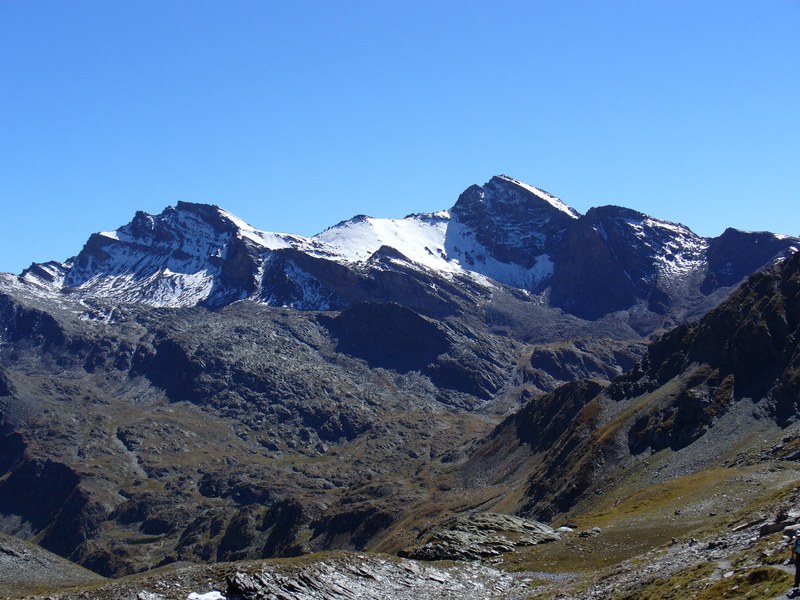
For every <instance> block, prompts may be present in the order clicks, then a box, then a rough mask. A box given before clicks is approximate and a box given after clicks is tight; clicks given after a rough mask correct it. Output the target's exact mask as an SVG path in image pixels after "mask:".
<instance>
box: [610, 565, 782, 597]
mask: <svg viewBox="0 0 800 600" xmlns="http://www.w3.org/2000/svg"><path fill="white" fill-rule="evenodd" d="M715 571H716V568H715V567H714V566H713V565H710V564H703V565H698V566H694V567H692V568H689V569H685V570H683V571H679V572H677V573H675V574H674V575H672V576H671V577H667V578H660V579H656V580H654V581H653V582H651V583H649V584H647V585H645V586H643V587H642V588H640V589H637V590H635V591H633V592H626V593H625V594H621V595H618V596H615V597H614V600H668V599H670V598H675V599H681V600H683V599H687V600H689V599H692V600H719V599H722V598H750V599H752V600H771V599H772V598H774V597H775V596H776V595H777V594H778V593H780V592H781V591H782V590H785V589H786V588H788V587H789V586H790V585H791V583H792V579H791V577H790V575H789V574H788V573H786V572H784V571H781V570H780V569H774V568H772V567H755V568H752V569H749V570H746V571H742V572H739V573H734V574H733V575H732V576H729V577H724V576H723V578H722V579H715V577H714V576H715V574H716V573H715Z"/></svg>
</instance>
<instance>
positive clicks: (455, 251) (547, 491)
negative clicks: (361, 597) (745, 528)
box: [0, 176, 800, 576]
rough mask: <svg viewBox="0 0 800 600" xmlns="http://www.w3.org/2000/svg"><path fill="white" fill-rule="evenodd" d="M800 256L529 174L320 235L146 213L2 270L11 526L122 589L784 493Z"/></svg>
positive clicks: (795, 241)
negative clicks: (167, 577) (251, 564)
mask: <svg viewBox="0 0 800 600" xmlns="http://www.w3.org/2000/svg"><path fill="white" fill-rule="evenodd" d="M798 248H800V238H797V237H791V236H785V235H778V234H773V233H767V232H759V233H751V232H744V231H738V230H734V229H727V230H725V231H724V232H723V233H722V234H721V235H720V236H719V237H716V238H703V237H700V236H698V235H696V234H694V233H693V232H692V231H691V230H690V229H689V228H687V227H685V226H683V225H680V224H677V223H670V222H667V221H662V220H659V219H657V218H654V217H650V216H647V215H644V214H642V213H638V212H636V211H634V210H631V209H627V208H621V207H614V206H604V207H598V208H592V209H590V210H589V211H587V213H586V214H583V215H581V214H579V213H578V212H576V211H575V210H573V209H571V208H569V207H568V206H567V205H566V204H564V203H563V202H562V201H560V200H559V199H557V198H556V197H554V196H552V195H551V194H549V193H547V192H544V191H543V190H540V189H538V188H535V187H532V186H529V185H527V184H524V183H522V182H519V181H517V180H514V179H512V178H510V177H507V176H497V177H494V178H492V179H491V180H490V181H489V182H488V183H486V184H485V185H483V186H477V185H476V186H471V187H470V188H468V189H467V190H465V191H464V192H463V193H462V194H461V195H460V196H459V197H458V198H457V200H456V202H455V204H454V205H453V206H452V208H450V209H449V210H443V211H440V212H434V213H427V214H415V215H410V216H408V217H405V218H403V219H376V218H371V217H366V216H357V217H354V218H353V219H350V220H348V221H344V222H342V223H339V224H337V225H335V226H333V227H331V228H329V229H327V230H325V231H324V232H322V233H320V234H318V235H316V236H313V237H310V238H305V237H301V236H295V235H289V234H277V233H268V232H264V231H260V230H258V229H256V228H254V227H252V226H250V225H248V224H247V223H246V222H245V221H243V220H241V219H240V218H238V217H236V216H234V215H232V214H230V213H228V212H226V211H225V210H223V209H221V208H219V207H216V206H210V205H201V204H191V203H183V202H181V203H178V204H177V206H176V207H174V208H173V207H170V208H167V209H166V210H164V211H163V212H162V213H161V214H159V215H148V214H145V213H141V212H140V213H137V214H136V215H135V216H134V218H133V220H132V221H131V222H130V223H128V224H127V225H124V226H122V227H120V228H119V229H117V230H116V231H114V232H105V233H96V234H93V235H92V236H91V237H90V238H89V240H88V241H87V243H86V244H85V246H84V247H83V249H82V250H81V251H80V252H79V253H78V254H77V255H76V256H75V257H73V258H70V259H68V260H66V261H64V262H57V261H53V262H48V263H41V264H33V265H31V267H29V268H28V269H26V270H25V271H24V272H23V273H21V274H19V275H11V274H3V275H0V435H1V436H2V437H0V531H2V532H5V533H7V534H11V535H14V536H16V537H17V538H20V539H22V540H28V541H32V542H35V543H37V544H39V545H40V546H41V547H42V548H44V549H47V550H50V551H52V552H55V553H57V554H59V555H61V556H63V557H66V558H68V559H69V560H71V561H74V562H77V563H80V564H81V565H83V566H85V567H88V568H90V569H92V570H94V571H96V572H97V573H100V574H102V575H106V576H118V575H122V574H126V573H132V572H139V571H145V570H148V569H150V568H152V567H155V566H159V565H168V564H171V563H174V562H177V561H192V562H209V561H212V562H213V561H229V560H242V559H255V558H262V557H273V556H296V555H302V554H307V553H309V552H313V551H319V550H331V549H350V550H359V551H361V550H370V551H382V552H390V553H397V552H398V551H403V552H405V553H406V554H407V555H409V556H416V554H415V552H421V551H418V550H414V548H417V547H419V545H420V544H424V543H425V541H426V540H427V539H428V538H430V536H431V535H434V538H430V539H436V540H439V539H440V538H436V537H435V536H436V535H439V536H440V537H441V535H442V534H441V533H438V534H437V533H435V532H436V531H439V530H437V529H436V527H443V526H445V525H447V523H449V522H450V521H447V519H449V518H453V517H454V516H456V517H457V516H459V515H474V514H476V513H484V512H491V513H513V514H516V515H520V516H522V517H526V518H530V519H538V520H545V521H548V522H552V523H558V522H568V521H569V520H570V519H577V520H578V521H580V520H581V519H584V518H587V517H586V515H592V517H593V518H594V519H595V520H597V521H598V522H599V521H602V520H603V519H606V520H610V519H611V516H609V515H612V514H613V515H616V512H615V510H617V509H616V508H615V507H617V506H619V502H617V504H614V503H613V501H612V500H611V499H612V497H615V498H616V500H619V501H620V502H621V501H623V500H625V499H626V498H627V499H630V498H639V497H640V496H641V495H642V494H646V493H647V492H646V490H648V489H654V488H658V489H661V490H664V489H666V490H667V491H668V492H669V493H672V492H673V491H674V488H670V486H671V485H675V484H674V482H686V481H687V478H691V477H697V476H698V475H697V474H698V473H703V474H707V473H710V472H712V471H713V469H717V468H722V466H725V465H727V466H728V467H733V466H735V467H736V468H737V469H739V470H738V471H737V476H738V475H740V474H741V472H742V469H745V466H746V468H747V469H750V470H751V471H752V472H756V471H757V472H758V473H759V477H760V476H761V474H762V470H760V469H761V466H763V465H764V464H767V463H769V461H774V460H784V459H786V460H793V459H791V456H792V452H793V448H794V444H795V440H796V437H795V434H794V433H792V435H791V436H788V437H787V432H788V431H794V429H793V427H794V424H795V422H796V416H797V412H798V408H799V407H798V406H797V397H798V391H799V390H798V385H800V384H799V383H798V381H800V380H798V378H797V373H798V372H799V367H798V365H799V364H800V363H798V362H797V361H798V354H797V339H798V338H797V326H798V325H797V324H798V315H799V314H800V288H798V287H797V281H798V277H800V275H799V274H800V263H798V260H800V258H798V257H799V256H800V254H796V252H797V250H798ZM748 277H749V278H750V279H747V278H748ZM745 280H747V281H746V283H744V284H743V285H741V287H738V289H737V286H740V284H742V282H743V281H745ZM734 290H735V291H734ZM762 440H763V441H762ZM767 441H769V444H767V445H766V446H765V443H766V442H767ZM770 453H771V454H770ZM787 457H788V458H787ZM737 461H738V462H737ZM769 464H772V463H769ZM743 465H745V466H743ZM789 471H791V474H792V476H794V475H793V474H794V470H792V469H789ZM732 472H733V471H730V473H732ZM713 473H715V475H714V477H717V479H714V481H715V482H717V483H719V481H721V480H722V479H725V478H724V477H722V476H721V475H719V473H717V472H716V471H713ZM709 477H711V476H710V475H709ZM787 477H788V473H787ZM711 478H712V479H713V477H711ZM767 479H768V477H767V476H766V475H765V476H764V479H763V480H764V481H767ZM773 479H775V482H773V483H775V485H778V483H781V484H782V485H784V484H785V483H786V481H787V480H788V479H787V478H783V479H780V478H773ZM779 479H780V481H778V480H779ZM725 481H727V479H725ZM770 481H772V480H770ZM659 486H661V487H660V488H659ZM693 489H694V490H701V489H707V488H706V484H705V481H704V482H700V483H698V482H695V483H694V484H693ZM687 494H688V495H691V494H689V493H688V492H687ZM637 495H638V496H637ZM642 502H644V501H642ZM609 503H610V504H609ZM645 504H647V502H645ZM717 504H718V506H717V505H715V507H716V510H719V511H721V510H724V507H725V506H727V504H726V503H725V502H724V501H722V500H719V502H718V503H717ZM637 506H638V505H637ZM681 506H683V505H681ZM692 506H694V505H692ZM698 506H699V504H698ZM703 506H705V505H703ZM720 507H722V508H720ZM601 508H603V509H604V510H605V511H606V512H605V513H603V512H602V511H601ZM729 509H730V510H733V507H729ZM675 510H679V509H675ZM680 510H686V508H685V506H684V508H682V509H680ZM698 510H700V509H698ZM637 516H639V513H637ZM459 518H460V517H459ZM490 521H491V519H490ZM491 522H495V521H491ZM692 524H693V525H696V523H694V522H692ZM470 527H472V526H471V525H470ZM612 529H613V526H612ZM678 529H680V531H688V530H689V529H686V528H685V527H684V528H683V529H681V528H680V527H679V528H678ZM671 532H672V530H670V529H669V528H663V531H662V530H659V533H658V535H656V536H655V537H654V538H653V540H652V541H653V543H655V542H659V543H660V542H661V541H669V540H668V538H667V539H666V540H663V538H664V536H667V535H668V536H669V537H671V536H672V533H671ZM447 535H450V536H451V538H452V535H455V534H447ZM459 535H460V534H459ZM456 537H458V536H456ZM448 539H450V538H448ZM559 543H560V542H559ZM430 544H432V546H431V545H430ZM438 545H440V542H438V541H436V542H429V546H428V550H425V552H423V554H425V553H427V554H426V555H430V548H431V547H438ZM553 547H555V546H553ZM636 548H639V546H636ZM641 549H642V551H644V550H645V549H646V548H645V547H644V546H642V548H641ZM537 552H538V550H537ZM442 557H443V558H447V557H445V556H442Z"/></svg>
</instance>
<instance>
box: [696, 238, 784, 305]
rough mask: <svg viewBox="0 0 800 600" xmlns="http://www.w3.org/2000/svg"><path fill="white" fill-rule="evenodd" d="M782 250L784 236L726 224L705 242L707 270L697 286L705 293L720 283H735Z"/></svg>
mask: <svg viewBox="0 0 800 600" xmlns="http://www.w3.org/2000/svg"><path fill="white" fill-rule="evenodd" d="M786 252H787V240H786V239H782V238H779V237H776V236H775V235H773V234H771V233H768V232H765V231H762V232H748V231H739V230H738V229H731V228H728V229H726V230H725V231H724V232H723V233H722V235H720V236H719V237H717V238H714V239H712V240H711V241H710V243H709V245H708V273H707V275H706V277H705V279H704V280H703V284H702V286H701V290H702V291H703V293H705V294H708V293H710V292H712V291H713V290H715V289H717V288H720V287H728V286H732V285H736V284H737V283H739V282H740V281H741V280H742V279H744V278H745V277H747V276H749V275H750V274H751V273H755V272H756V271H757V270H758V269H760V268H762V267H763V266H764V265H766V264H769V262H770V261H772V260H774V257H775V256H786Z"/></svg>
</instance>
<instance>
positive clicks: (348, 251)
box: [6, 176, 800, 319]
mask: <svg viewBox="0 0 800 600" xmlns="http://www.w3.org/2000/svg"><path fill="white" fill-rule="evenodd" d="M798 247H800V239H798V238H791V237H787V236H778V235H774V234H770V233H757V234H753V233H747V232H738V231H735V230H728V231H726V232H725V233H724V234H723V235H722V236H720V237H719V238H714V239H706V238H702V237H700V236H698V235H696V234H694V233H693V232H692V231H691V230H690V229H688V228H687V227H685V226H683V225H680V224H676V223H670V222H667V221H662V220H659V219H656V218H653V217H650V216H648V215H644V214H642V213H638V212H636V211H633V210H630V209H626V208H621V207H614V206H605V207H600V208H593V209H590V210H589V211H588V212H587V214H585V215H581V214H579V213H578V212H577V211H575V210H573V209H572V208H570V207H568V206H567V205H566V204H564V203H563V202H562V201H561V200H559V199H558V198H556V197H554V196H552V195H551V194H549V193H547V192H545V191H543V190H540V189H538V188H535V187H532V186H529V185H527V184H524V183H522V182H520V181H517V180H515V179H512V178H511V177H507V176H497V177H493V178H492V179H491V180H490V181H489V182H488V183H486V184H485V185H484V186H477V185H473V186H471V187H470V188H468V189H467V190H465V191H464V192H463V193H462V194H461V195H460V196H459V197H458V199H457V201H456V203H455V204H454V206H453V207H452V208H450V209H449V210H444V211H440V212H434V213H427V214H414V215H409V216H407V217H405V218H403V219H377V218H372V217H367V216H363V215H361V216H357V217H354V218H352V219H350V220H348V221H344V222H342V223H339V224H337V225H335V226H333V227H330V228H329V229H327V230H325V231H323V232H322V233H320V234H318V235H316V236H313V237H311V238H305V237H301V236H295V235H288V234H278V233H269V232H265V231H261V230H258V229H256V228H254V227H252V226H251V225H249V224H248V223H246V222H245V221H243V220H241V219H240V218H238V217H236V216H234V215H232V214H230V213H228V212H226V211H225V210H223V209H221V208H219V207H216V206H211V205H202V204H192V203H186V202H179V203H178V204H177V206H176V207H174V208H173V207H169V208H167V209H166V210H164V212H162V213H161V214H159V215H148V214H145V213H142V212H139V213H137V214H136V216H135V217H134V219H133V220H132V221H131V222H130V223H128V224H127V225H125V226H123V227H120V228H119V229H117V230H116V231H113V232H105V233H97V234H94V235H92V236H91V237H90V238H89V240H88V242H87V243H86V245H85V246H84V248H83V249H82V250H81V252H80V253H79V254H78V255H77V256H76V257H75V258H73V259H70V260H69V261H67V262H65V263H57V262H51V263H44V264H35V265H32V266H31V267H30V268H29V269H27V270H26V271H25V272H23V273H22V274H21V275H20V276H19V278H18V281H17V282H16V283H17V285H25V286H28V287H30V288H31V289H33V290H40V291H41V290H44V291H46V293H49V294H58V295H69V296H71V297H78V298H84V299H85V298H91V299H100V300H103V301H112V302H123V303H130V302H135V303H144V304H147V305H151V306H164V307H178V306H193V305H205V306H209V307H216V306H222V305H226V304H229V303H231V302H234V301H237V300H241V299H244V298H251V299H253V300H255V301H259V302H263V303H266V304H270V305H286V306H292V307H295V308H299V309H306V310H328V309H341V308H344V307H346V306H348V305H350V304H352V303H353V302H357V301H360V300H380V301H387V300H393V301H400V302H401V303H408V302H407V301H404V297H405V296H407V295H409V294H408V293H407V291H406V292H404V291H403V290H401V289H399V286H402V285H404V283H403V282H405V283H407V284H409V285H410V284H412V283H413V285H414V286H415V287H416V288H417V291H415V292H414V293H413V294H411V295H412V296H414V297H419V296H420V294H422V295H425V294H430V293H431V292H430V290H427V291H424V290H423V288H436V287H437V286H447V285H450V286H456V287H459V286H461V287H463V285H464V284H468V285H470V286H476V287H478V288H483V289H484V290H485V292H486V294H490V293H491V289H492V288H493V287H495V286H497V285H504V286H511V287H513V288H517V289H520V290H524V291H525V292H527V293H529V294H530V295H532V296H535V297H536V298H537V299H538V301H539V302H545V303H549V304H550V305H552V306H555V307H559V308H562V309H564V310H565V311H567V312H569V313H572V314H575V315H577V316H580V317H583V318H589V319H594V318H598V317H600V316H602V315H604V314H607V313H609V312H613V311H618V310H626V309H629V308H631V307H633V306H635V305H642V306H645V307H646V308H647V309H648V310H649V311H651V312H654V313H656V314H664V313H666V312H667V311H668V310H669V308H670V307H671V306H673V305H674V304H675V303H676V302H677V303H681V302H683V301H684V300H686V299H687V298H689V297H692V296H697V295H699V294H700V293H702V294H705V295H708V294H709V293H711V292H713V291H714V290H716V289H717V288H719V287H721V286H730V285H733V284H735V283H737V282H738V281H740V280H741V279H742V278H743V277H745V276H747V275H748V274H750V273H751V272H753V271H754V270H756V269H758V268H760V267H762V266H764V265H766V264H768V263H770V262H771V261H773V260H776V259H778V258H780V257H781V256H785V255H786V254H787V253H790V252H794V251H796V249H797V248H798ZM398 277H401V279H398ZM6 279H7V278H6ZM454 291H455V288H454ZM424 304H425V303H424V302H422V303H421V305H419V306H414V308H424Z"/></svg>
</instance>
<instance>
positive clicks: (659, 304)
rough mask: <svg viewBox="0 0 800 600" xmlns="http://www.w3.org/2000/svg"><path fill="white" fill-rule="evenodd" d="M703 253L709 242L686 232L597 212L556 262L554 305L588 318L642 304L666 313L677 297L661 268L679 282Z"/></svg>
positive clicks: (579, 225) (631, 215)
mask: <svg viewBox="0 0 800 600" xmlns="http://www.w3.org/2000/svg"><path fill="white" fill-rule="evenodd" d="M704 253H705V241H704V240H702V238H700V237H699V236H697V235H695V234H694V233H692V232H691V231H689V230H688V229H687V228H685V227H682V226H679V225H675V224H671V223H663V222H659V221H656V220H654V219H651V218H650V217H648V216H647V215H644V214H642V213H638V212H636V211H633V210H629V209H626V208H621V207H616V206H603V207H600V208H592V209H590V210H589V212H587V213H586V215H584V216H583V217H581V219H579V220H578V222H576V223H575V225H574V227H572V228H571V229H570V231H569V234H568V238H567V243H566V244H565V246H564V251H563V253H562V254H561V255H559V257H558V259H557V261H556V267H555V272H554V275H553V283H552V292H551V293H552V302H553V304H554V305H555V306H558V307H560V308H563V309H564V310H566V311H568V312H570V313H572V314H576V315H578V316H581V317H584V318H588V319H596V318H598V317H600V316H602V315H604V314H607V313H610V312H614V311H618V310H626V309H628V308H630V307H631V306H633V305H634V304H635V303H637V302H644V303H645V305H646V306H647V309H648V310H650V311H651V312H653V313H656V314H665V313H666V312H667V311H668V310H669V309H670V308H671V306H672V305H673V304H674V302H675V300H676V299H677V298H672V297H671V295H670V290H669V286H670V285H671V284H673V281H671V280H670V279H668V278H667V277H666V276H660V269H662V268H663V269H669V270H671V271H674V272H675V275H674V277H678V278H680V277H682V276H683V274H686V273H691V271H693V270H699V268H700V265H701V264H702V263H703V261H704ZM768 260H769V259H767V260H765V261H764V262H762V263H761V265H764V264H766V263H767V262H768Z"/></svg>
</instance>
